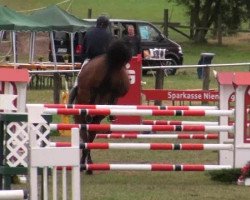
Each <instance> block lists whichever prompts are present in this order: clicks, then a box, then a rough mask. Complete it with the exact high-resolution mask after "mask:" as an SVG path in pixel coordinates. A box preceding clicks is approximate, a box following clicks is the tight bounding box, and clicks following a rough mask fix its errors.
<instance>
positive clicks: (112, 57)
mask: <svg viewBox="0 0 250 200" xmlns="http://www.w3.org/2000/svg"><path fill="white" fill-rule="evenodd" d="M131 58H132V53H131V49H130V48H129V47H128V46H127V45H126V43H125V42H124V41H122V40H115V41H113V42H112V43H111V44H110V46H109V48H108V51H107V60H108V64H109V67H110V68H111V69H118V70H119V69H121V68H122V67H123V66H125V65H126V64H127V63H128V62H129V61H130V60H131Z"/></svg>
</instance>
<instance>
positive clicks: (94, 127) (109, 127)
mask: <svg viewBox="0 0 250 200" xmlns="http://www.w3.org/2000/svg"><path fill="white" fill-rule="evenodd" d="M49 126H50V129H51V130H70V129H71V128H79V129H82V130H85V131H115V132H124V131H127V132H129V131H176V132H179V131H202V132H214V131H229V132H233V131H234V126H205V125H197V126H195V125H124V124H50V125H49Z"/></svg>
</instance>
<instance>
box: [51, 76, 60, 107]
mask: <svg viewBox="0 0 250 200" xmlns="http://www.w3.org/2000/svg"><path fill="white" fill-rule="evenodd" d="M61 88H62V78H61V76H60V74H59V73H54V92H53V93H54V103H60V93H61V92H60V91H61Z"/></svg>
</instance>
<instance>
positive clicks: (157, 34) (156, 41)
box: [50, 19, 183, 75]
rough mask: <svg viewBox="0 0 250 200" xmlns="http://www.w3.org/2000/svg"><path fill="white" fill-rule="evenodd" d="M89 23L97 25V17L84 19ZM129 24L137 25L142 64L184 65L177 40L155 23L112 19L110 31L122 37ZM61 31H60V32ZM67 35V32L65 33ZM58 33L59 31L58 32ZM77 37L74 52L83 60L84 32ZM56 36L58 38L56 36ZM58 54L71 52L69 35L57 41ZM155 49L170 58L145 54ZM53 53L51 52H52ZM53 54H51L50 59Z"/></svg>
mask: <svg viewBox="0 0 250 200" xmlns="http://www.w3.org/2000/svg"><path fill="white" fill-rule="evenodd" d="M84 21H85V22H86V23H87V24H90V25H92V26H95V24H96V19H84ZM128 25H133V26H134V27H135V32H136V35H137V36H138V37H139V38H140V41H141V42H140V45H141V50H142V58H143V60H142V65H143V66H152V67H153V66H159V65H182V63H183V53H182V48H181V46H180V45H179V44H177V43H176V42H174V41H172V40H170V39H169V38H167V37H166V36H165V35H164V34H162V33H161V31H160V30H159V29H158V28H157V27H155V26H154V25H153V24H151V23H149V22H146V21H141V20H126V19H110V25H109V27H108V31H110V32H111V33H112V35H113V36H114V37H116V38H122V37H123V35H124V32H125V31H126V27H127V26H128ZM58 33H59V32H58ZM64 34H66V35H67V33H64ZM56 35H57V33H56ZM76 35H77V37H76V38H75V40H74V52H75V61H76V62H83V60H82V57H83V48H84V47H82V39H83V37H84V33H77V34H76ZM55 38H57V37H56V36H55ZM55 46H56V54H57V58H58V61H60V60H62V58H63V53H62V52H63V51H64V52H67V53H68V54H70V40H69V37H62V36H61V37H60V41H59V42H57V43H56V39H55ZM154 50H159V51H160V52H164V54H163V55H164V58H165V59H168V60H165V59H163V58H162V59H161V60H157V59H148V58H147V56H145V52H152V51H154ZM50 54H51V53H50ZM51 58H52V56H51V55H50V60H52V59H51ZM176 70H177V69H176V68H170V69H166V70H165V73H167V74H168V75H175V73H176ZM147 71H148V70H146V69H145V70H143V74H146V73H147Z"/></svg>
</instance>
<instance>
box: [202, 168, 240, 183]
mask: <svg viewBox="0 0 250 200" xmlns="http://www.w3.org/2000/svg"><path fill="white" fill-rule="evenodd" d="M207 174H208V175H210V176H211V179H212V180H213V181H219V182H223V183H236V182H237V180H238V178H239V177H240V175H241V169H239V168H237V169H223V170H213V171H209V172H207Z"/></svg>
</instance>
